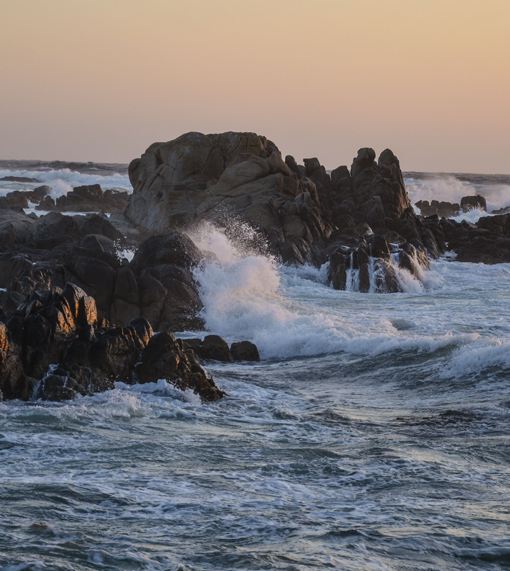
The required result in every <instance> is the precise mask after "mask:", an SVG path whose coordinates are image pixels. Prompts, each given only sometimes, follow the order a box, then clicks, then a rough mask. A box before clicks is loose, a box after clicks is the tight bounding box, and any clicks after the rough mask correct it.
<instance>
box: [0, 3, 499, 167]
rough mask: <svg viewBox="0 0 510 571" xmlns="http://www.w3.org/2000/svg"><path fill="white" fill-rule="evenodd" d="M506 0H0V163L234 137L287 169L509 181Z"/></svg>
mask: <svg viewBox="0 0 510 571" xmlns="http://www.w3.org/2000/svg"><path fill="white" fill-rule="evenodd" d="M509 30H510V0H484V1H483V0H257V2H251V1H250V2H248V1H247V0H0V54H1V57H0V159H41V160H54V159H60V160H77V161H98V162H129V161H130V160H131V159H133V158H135V157H138V156H140V155H141V153H143V152H144V150H145V149H146V148H147V147H148V146H149V145H150V144H151V143H153V142H155V141H169V140H171V139H174V138H176V137H178V136H179V135H181V134H182V133H185V132H188V131H199V132H202V133H220V132H225V131H250V132H256V133H258V134H260V135H264V136H266V137H267V138H269V139H271V140H272V141H273V142H274V143H276V145H277V146H278V147H279V149H280V150H281V151H282V154H283V155H287V154H291V155H293V156H294V157H295V158H296V159H297V160H298V162H301V161H302V159H303V158H305V157H306V158H308V157H318V158H319V160H320V161H321V163H322V164H324V165H325V166H326V168H329V169H331V168H335V167H337V166H339V165H342V164H347V165H350V164H351V162H352V159H353V157H354V156H355V155H356V153H357V150H358V149H359V148H361V147H372V148H374V149H375V151H376V152H377V153H380V152H381V151H382V150H384V149H385V148H390V149H392V150H393V152H394V153H395V154H396V155H397V156H398V157H399V159H400V163H401V166H402V168H403V170H406V171H411V170H416V171H431V172H437V171H442V172H478V173H501V174H507V173H510V33H509Z"/></svg>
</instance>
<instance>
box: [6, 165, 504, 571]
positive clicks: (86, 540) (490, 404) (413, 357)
mask: <svg viewBox="0 0 510 571" xmlns="http://www.w3.org/2000/svg"><path fill="white" fill-rule="evenodd" d="M106 166H110V167H111V169H110V170H108V169H106V168H104V167H106ZM57 167H58V168H57ZM94 168H96V169H98V170H96V171H95V172H90V171H93V169H94ZM2 169H3V170H2ZM13 173H15V174H17V175H18V176H32V177H35V178H38V179H39V180H42V181H43V183H44V184H49V185H53V186H54V191H53V192H55V193H56V194H58V193H59V192H62V189H65V188H66V186H65V185H68V186H70V187H72V185H75V186H76V185H77V184H92V183H93V182H99V183H100V184H101V185H102V186H103V188H119V189H122V188H130V187H129V181H128V179H127V175H126V171H125V168H123V167H122V166H115V165H113V166H112V165H93V164H90V163H87V164H85V165H84V166H83V165H81V166H80V165H72V166H69V165H66V164H60V163H59V164H57V165H55V164H53V166H51V165H50V166H44V165H43V166H41V165H40V164H39V165H36V166H35V168H32V169H31V170H30V169H29V168H28V167H27V165H26V164H25V163H22V164H19V163H18V164H16V165H12V164H11V165H10V166H6V165H5V162H4V163H0V178H1V177H2V176H7V175H9V174H10V175H12V174H13ZM23 173H25V175H23ZM469 176H471V178H469ZM469 176H468V177H466V176H465V175H422V174H417V173H411V174H408V175H406V182H407V187H408V191H409V194H410V196H411V198H412V200H413V201H417V200H420V199H421V198H423V199H425V200H431V199H434V198H435V199H438V200H452V201H458V199H460V197H461V196H465V195H467V194H474V192H479V193H481V194H483V193H485V194H486V196H487V198H488V202H489V204H490V205H494V207H497V208H500V207H503V206H507V205H509V204H510V180H509V177H506V178H505V177H490V176H485V175H478V178H476V177H475V175H469ZM59 181H60V182H59ZM108 185H111V186H108ZM7 186H10V190H14V189H15V188H14V187H16V188H18V189H21V188H22V187H24V188H34V187H35V186H37V185H36V184H35V183H30V184H29V183H26V184H20V183H17V184H15V183H2V182H1V181H0V189H1V190H0V192H2V191H5V189H6V188H7ZM434 189H436V190H435V192H436V194H434ZM456 193H457V194H459V196H458V198H455V197H456V196H457V194H456ZM454 198H455V200H453V199H454ZM481 215H484V214H483V213H481V212H474V213H468V215H464V216H465V217H469V216H471V218H473V216H474V217H476V216H478V217H479V216H481ZM247 233H249V230H247V229H246V228H242V227H240V228H239V231H238V233H237V234H236V233H235V232H234V234H233V235H232V234H230V237H229V238H227V237H226V236H225V235H224V234H222V233H221V232H220V231H219V230H217V229H215V228H213V227H207V226H204V227H202V228H201V229H200V230H199V231H197V232H195V233H194V234H193V235H192V238H193V239H194V240H195V241H196V242H197V244H198V245H199V246H200V247H202V248H204V249H207V250H210V251H213V252H214V253H215V254H216V256H217V259H218V261H217V262H216V263H211V264H209V265H206V266H204V267H203V268H201V269H199V270H197V271H196V273H195V277H196V279H197V280H198V283H199V284H200V288H201V293H202V298H203V301H204V306H205V308H204V312H203V317H204V319H205V323H206V327H207V330H208V331H210V332H213V333H216V334H219V335H222V336H223V337H225V338H226V339H227V340H228V341H229V342H232V341H239V340H242V339H249V340H251V341H253V342H255V343H256V344H257V346H258V347H259V350H260V352H261V357H262V360H261V362H260V363H256V364H247V363H236V364H219V363H213V362H209V363H207V364H206V368H207V369H208V371H210V372H211V373H212V374H213V376H214V378H215V380H216V382H217V384H218V385H219V386H220V387H221V388H222V389H224V390H226V391H227V393H228V397H227V398H225V399H223V400H222V401H220V402H218V403H212V404H202V403H201V402H200V401H199V400H198V398H197V397H196V396H195V395H193V394H191V393H189V392H184V393H183V392H180V391H177V390H176V389H174V388H173V387H172V386H171V385H169V384H168V383H167V382H166V381H164V380H160V381H159V382H158V383H154V384H149V385H133V386H129V385H124V384H122V383H118V384H117V385H116V388H115V390H113V391H110V392H106V393H103V394H98V395H95V396H92V397H80V398H78V399H76V400H74V401H70V402H63V403H47V402H40V401H35V402H28V403H22V402H16V401H14V402H3V403H0V506H1V511H0V514H1V515H0V569H2V570H5V571H39V570H41V571H42V570H44V571H46V570H52V571H53V570H72V571H85V570H92V569H94V570H96V569H97V570H111V571H113V570H129V571H131V570H133V571H134V570H144V571H145V570H147V571H149V570H150V571H167V570H176V571H177V570H179V571H192V570H193V571H195V570H225V569H229V570H230V569H235V570H270V569H279V570H287V571H296V570H299V571H311V570H319V569H320V570H323V569H335V570H349V571H354V570H356V571H375V570H377V571H390V570H391V571H446V570H448V571H466V570H499V569H508V568H510V438H509V435H510V288H509V283H510V265H509V264H499V265H494V266H484V265H482V264H469V263H459V262H456V261H455V259H454V257H451V256H450V257H444V258H442V259H439V260H437V261H434V262H432V263H431V269H430V271H428V272H424V273H423V275H422V277H421V280H420V281H418V280H415V279H412V278H411V277H410V275H408V274H406V273H405V272H402V273H401V274H399V279H400V281H401V285H402V287H403V289H404V292H403V293H398V294H381V293H379V294H377V293H373V294H362V293H358V292H356V291H335V290H333V289H331V288H330V287H329V286H328V285H327V280H326V277H327V267H323V268H320V269H317V268H312V267H302V268H291V267H282V266H280V265H279V264H278V263H277V261H275V260H274V259H272V258H271V257H270V256H267V255H264V254H263V253H261V252H260V251H252V250H250V248H249V247H246V245H245V244H246V243H247V240H246V235H247ZM248 242H249V240H248ZM202 334H206V333H205V332H204V333H202ZM181 336H184V337H186V336H197V334H196V332H181Z"/></svg>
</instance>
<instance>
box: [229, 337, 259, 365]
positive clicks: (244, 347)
mask: <svg viewBox="0 0 510 571" xmlns="http://www.w3.org/2000/svg"><path fill="white" fill-rule="evenodd" d="M230 354H231V355H232V360H234V361H260V355H259V350H258V349H257V346H256V345H255V344H254V343H251V342H250V341H241V342H239V343H232V345H231V346H230Z"/></svg>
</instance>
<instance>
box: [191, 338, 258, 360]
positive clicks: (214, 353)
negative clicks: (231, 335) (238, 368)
mask: <svg viewBox="0 0 510 571" xmlns="http://www.w3.org/2000/svg"><path fill="white" fill-rule="evenodd" d="M184 345H185V346H186V347H188V348H189V349H193V351H194V352H195V353H196V354H197V355H198V357H200V359H203V360H205V361H210V360H212V361H221V362H223V363H230V362H231V361H260V355H259V350H258V349H257V346H256V345H255V344H254V343H252V342H251V341H240V342H237V343H232V345H231V346H230V348H229V346H228V343H227V342H226V341H225V340H224V339H223V338H222V337H220V336H219V335H207V336H206V337H205V338H204V339H199V338H195V339H185V340H184Z"/></svg>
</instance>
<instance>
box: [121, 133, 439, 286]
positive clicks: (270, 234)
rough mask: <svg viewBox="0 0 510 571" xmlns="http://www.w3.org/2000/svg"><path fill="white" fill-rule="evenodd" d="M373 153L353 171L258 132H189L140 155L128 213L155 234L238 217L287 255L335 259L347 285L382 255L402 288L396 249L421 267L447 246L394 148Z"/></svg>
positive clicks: (405, 261) (334, 271) (337, 276)
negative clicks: (408, 183)
mask: <svg viewBox="0 0 510 571" xmlns="http://www.w3.org/2000/svg"><path fill="white" fill-rule="evenodd" d="M375 159H376V156H375V153H374V151H373V150H372V149H368V148H366V149H361V150H360V151H359V152H358V156H357V157H356V158H355V159H354V161H353V164H352V166H351V169H350V170H349V169H348V168H347V167H345V166H342V167H338V168H337V169H335V170H334V171H332V173H331V175H329V174H328V173H327V172H326V170H325V168H324V167H323V166H322V165H321V164H320V163H319V161H318V159H316V158H313V159H305V160H304V165H303V166H302V165H298V164H297V163H296V161H295V160H294V158H293V157H291V156H287V157H286V158H285V160H283V159H282V156H281V154H280V152H279V150H278V148H277V147H276V145H275V144H274V143H272V142H271V141H269V140H267V139H266V138H265V137H260V136H258V135H256V134H254V133H223V134H220V135H203V134H200V133H188V134H186V135H182V136H181V137H179V138H177V139H175V140H174V141H170V142H168V143H155V144H153V145H151V146H150V147H149V148H148V149H147V151H146V152H145V153H144V154H143V155H142V157H141V158H140V159H135V160H134V161H132V163H131V164H130V167H129V176H130V179H131V182H132V184H133V188H134V193H133V195H132V196H130V197H129V199H128V203H127V206H126V209H125V211H124V214H125V216H126V217H127V218H128V219H129V220H131V221H132V222H133V223H135V224H137V225H139V226H142V227H145V228H147V229H148V230H152V231H157V232H162V231H168V230H169V229H175V228H187V227H189V226H192V225H193V224H196V223H198V222H200V221H201V220H211V221H215V222H219V223H221V222H222V220H223V221H224V220H225V219H227V220H228V217H229V216H233V217H237V218H240V219H242V220H246V221H248V222H250V223H251V224H252V225H253V226H254V227H255V228H257V229H258V230H259V231H261V232H262V233H263V234H264V236H265V237H266V238H267V241H268V243H269V244H270V247H271V249H272V251H273V252H274V253H276V254H277V255H279V256H280V257H281V259H282V261H283V262H285V263H297V264H303V263H306V262H307V263H312V264H315V265H319V264H321V263H323V262H325V261H327V260H328V259H329V260H331V279H332V282H333V284H334V285H335V287H340V288H341V287H345V283H344V280H343V277H342V276H343V274H344V273H345V272H346V271H347V270H349V269H352V270H358V269H359V270H360V272H361V273H362V274H366V269H367V267H368V266H367V264H368V260H369V259H370V258H372V257H377V258H378V260H379V262H378V264H379V267H380V273H381V275H382V276H383V277H382V281H381V284H380V285H381V287H382V286H383V282H384V288H383V289H384V290H385V291H398V289H399V286H398V281H397V280H396V279H395V278H394V270H392V267H393V266H394V258H395V257H396V256H395V254H399V257H400V259H401V260H402V262H401V264H402V267H405V268H407V269H410V270H411V271H413V272H417V269H416V268H417V267H418V266H419V265H420V264H425V265H426V264H427V255H428V256H432V257H437V256H438V255H439V254H440V253H441V252H442V251H443V249H444V248H443V244H442V242H441V241H440V243H438V242H437V236H436V235H435V234H434V232H433V229H430V228H427V227H424V226H423V225H422V224H421V221H420V218H419V217H418V216H417V215H416V214H415V212H414V210H413V208H412V207H411V204H410V202H409V198H408V196H407V192H406V189H405V185H404V181H403V177H402V172H401V170H400V165H399V162H398V159H397V158H396V157H395V155H394V154H393V153H392V152H391V151H389V150H386V151H384V152H383V153H382V154H381V155H380V157H379V160H378V161H376V160H375ZM223 224H226V223H225V222H223ZM374 244H375V248H374ZM379 253H380V254H381V256H378V254H379ZM410 259H411V261H410ZM360 287H361V289H364V288H365V286H364V285H361V286H360ZM365 289H366V288H365Z"/></svg>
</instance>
